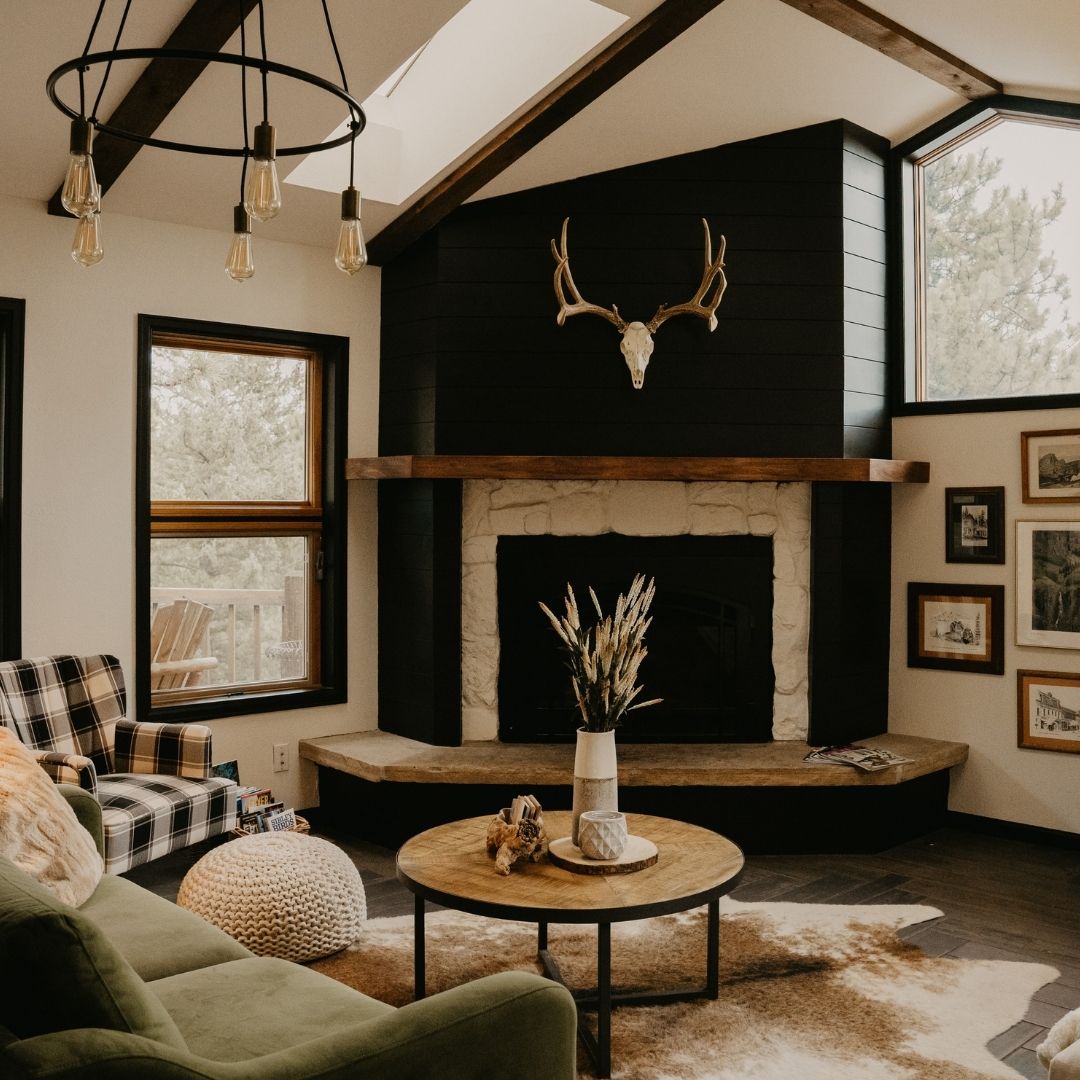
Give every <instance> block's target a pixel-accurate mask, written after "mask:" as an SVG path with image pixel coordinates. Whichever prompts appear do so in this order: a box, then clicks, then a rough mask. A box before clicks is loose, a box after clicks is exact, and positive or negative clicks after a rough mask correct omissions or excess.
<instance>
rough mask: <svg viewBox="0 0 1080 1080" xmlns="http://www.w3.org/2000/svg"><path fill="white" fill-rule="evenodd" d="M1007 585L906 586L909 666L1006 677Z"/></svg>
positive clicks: (921, 583) (922, 583)
mask: <svg viewBox="0 0 1080 1080" xmlns="http://www.w3.org/2000/svg"><path fill="white" fill-rule="evenodd" d="M1004 608H1005V586H1004V585H948V584H942V583H940V582H929V581H909V582H908V667H923V668H938V669H940V670H942V671H971V672H977V673H979V674H981V675H1003V674H1004V673H1005V632H1004V625H1003V619H1004Z"/></svg>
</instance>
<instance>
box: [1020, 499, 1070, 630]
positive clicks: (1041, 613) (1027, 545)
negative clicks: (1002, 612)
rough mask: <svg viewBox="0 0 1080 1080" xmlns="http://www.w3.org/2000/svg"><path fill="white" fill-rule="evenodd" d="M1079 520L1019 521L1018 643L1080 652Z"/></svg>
mask: <svg viewBox="0 0 1080 1080" xmlns="http://www.w3.org/2000/svg"><path fill="white" fill-rule="evenodd" d="M1078 562H1080V521H1050V520H1044V521H1018V522H1017V523H1016V644H1017V645H1037V646H1039V647H1041V648H1044V649H1080V594H1078V593H1077V589H1076V585H1075V584H1074V575H1075V573H1076V569H1075V568H1076V566H1077V564H1078Z"/></svg>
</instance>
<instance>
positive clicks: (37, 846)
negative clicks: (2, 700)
mask: <svg viewBox="0 0 1080 1080" xmlns="http://www.w3.org/2000/svg"><path fill="white" fill-rule="evenodd" d="M0 854H2V855H6V856H7V858H9V859H10V860H11V861H12V862H13V863H14V864H15V865H16V866H17V867H18V868H19V869H20V870H22V871H24V872H25V873H27V874H29V875H30V876H31V877H33V878H36V879H37V880H38V881H40V882H41V884H42V885H44V886H45V888H47V889H48V890H49V891H50V892H51V893H52V894H53V896H55V897H56V898H57V899H58V900H60V901H61V902H62V903H65V904H70V905H71V906H72V907H80V906H81V905H82V904H83V903H84V902H85V901H86V900H87V899H89V897H90V894H91V893H92V892H93V891H94V889H96V888H97V884H98V882H99V881H100V880H101V873H102V869H103V865H102V861H101V856H100V855H99V854H98V851H97V847H96V846H95V844H94V838H93V837H92V836H91V835H90V834H89V833H88V832H87V831H86V830H85V829H84V828H83V827H82V826H81V825H80V824H79V820H78V818H76V817H75V811H74V810H72V809H71V807H70V806H68V804H67V800H66V799H65V798H64V796H63V795H61V794H60V792H59V791H58V790H57V788H56V785H55V784H54V783H53V782H52V780H51V779H50V778H49V776H48V774H47V773H46V772H45V770H44V769H43V768H42V767H41V766H40V765H39V764H38V763H37V762H36V761H35V760H34V755H33V754H32V753H31V751H30V750H28V749H27V748H26V747H25V746H23V744H22V743H21V742H19V740H18V739H17V738H16V737H15V736H14V735H13V734H12V733H11V732H10V731H9V730H8V729H7V728H5V727H0Z"/></svg>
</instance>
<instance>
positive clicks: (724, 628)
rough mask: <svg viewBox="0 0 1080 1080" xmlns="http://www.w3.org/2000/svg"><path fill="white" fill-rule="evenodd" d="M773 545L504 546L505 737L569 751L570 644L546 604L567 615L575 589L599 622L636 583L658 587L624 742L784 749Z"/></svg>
mask: <svg viewBox="0 0 1080 1080" xmlns="http://www.w3.org/2000/svg"><path fill="white" fill-rule="evenodd" d="M772 564H773V554H772V540H771V538H769V537H762V536H622V535H620V534H617V533H605V534H602V535H600V536H500V537H499V541H498V547H497V554H496V568H497V574H498V593H499V637H500V657H499V737H500V738H502V739H504V740H506V741H511V742H563V741H570V740H572V739H573V738H574V732H575V730H576V729H577V728H578V727H579V726H580V718H579V715H578V713H577V709H576V706H575V703H574V699H573V693H572V691H571V689H570V678H569V674H568V673H567V670H566V667H565V653H564V651H563V646H562V643H561V642H560V641H559V640H558V638H557V637H556V636H555V634H554V632H553V631H552V629H551V626H550V624H549V623H548V621H547V619H546V618H545V617H544V614H543V612H541V611H540V609H539V607H538V606H537V602H538V601H540V600H543V601H544V602H545V603H546V604H547V605H548V607H550V608H551V609H552V611H555V612H557V613H561V612H562V610H563V597H564V596H565V593H566V583H567V582H568V581H569V582H570V584H572V585H573V587H574V592H575V593H576V594H577V598H578V607H579V609H580V611H581V616H582V620H583V621H586V620H587V622H588V623H592V622H594V621H595V618H596V613H595V611H594V610H593V606H592V603H591V601H590V600H589V594H588V586H589V585H592V586H593V588H594V589H595V591H596V594H597V596H598V598H599V600H600V604H601V606H602V607H603V610H604V613H605V614H607V613H608V612H609V611H612V610H614V607H615V600H616V597H617V596H618V594H619V593H620V592H625V591H626V589H627V588H628V587H629V585H630V582H631V580H632V579H633V577H634V574H636V573H643V574H645V575H646V577H655V578H656V599H655V601H654V602H653V608H652V613H653V623H652V625H651V626H650V628H649V631H648V634H647V635H646V639H645V640H646V645H647V646H648V650H649V655H648V656H647V657H646V659H645V662H644V663H643V664H642V669H641V681H642V683H643V684H644V687H645V689H644V691H643V694H642V696H641V699H640V700H647V699H649V698H654V697H662V698H663V699H664V701H663V703H662V704H660V705H653V706H650V707H649V708H647V709H637V710H634V711H632V712H630V713H629V714H628V716H627V718H626V719H625V720H624V722H623V724H622V725H621V726H620V728H619V736H618V737H619V738H620V739H621V740H624V741H632V742H767V741H768V740H770V739H771V738H772V698H773V684H774V676H773V667H772V606H773V588H772V577H773V573H772Z"/></svg>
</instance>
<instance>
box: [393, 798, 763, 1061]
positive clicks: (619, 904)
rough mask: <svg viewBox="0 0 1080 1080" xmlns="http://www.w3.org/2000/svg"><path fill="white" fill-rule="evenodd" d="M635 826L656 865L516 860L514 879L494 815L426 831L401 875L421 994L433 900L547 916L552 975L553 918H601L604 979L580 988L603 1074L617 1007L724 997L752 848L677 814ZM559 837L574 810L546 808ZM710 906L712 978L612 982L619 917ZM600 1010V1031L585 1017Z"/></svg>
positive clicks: (402, 857)
mask: <svg viewBox="0 0 1080 1080" xmlns="http://www.w3.org/2000/svg"><path fill="white" fill-rule="evenodd" d="M626 820H627V825H628V827H629V830H630V832H631V833H632V834H634V835H637V836H644V837H647V838H648V839H649V840H651V841H652V842H653V843H654V844H656V846H657V848H658V849H659V853H660V854H659V859H658V860H657V862H656V864H655V865H654V866H650V867H648V868H647V869H645V870H639V871H637V872H635V873H631V874H610V875H593V874H575V873H571V872H570V871H569V870H562V869H560V868H559V867H557V866H553V865H552V864H551V863H549V862H546V861H545V862H542V863H530V862H518V863H515V864H514V867H513V868H512V870H511V872H510V876H509V877H504V876H503V875H501V874H498V873H496V871H495V862H494V860H493V859H492V857H491V856H490V855H488V853H487V845H486V843H485V838H486V834H487V827H488V823H489V822H490V821H491V815H488V816H484V817H475V818H467V819H466V820H464V821H454V822H451V823H450V824H449V825H440V826H438V827H437V828H434V829H428V831H427V832H423V833H420V835H419V836H414V837H413V838H412V839H411V840H409V841H407V842H406V843H405V844H404V845H403V847H402V848H401V850H400V851H399V852H398V856H397V875H398V878H399V879H400V880H401V882H402V883H403V884H404V885H405V887H406V888H408V889H410V890H411V891H412V892H413V893H414V894H415V896H416V914H415V925H414V932H415V952H414V975H415V980H416V997H417V999H420V998H422V997H423V996H424V994H425V969H424V902H425V901H426V900H430V901H432V902H433V903H436V904H441V905H443V906H444V907H449V908H455V909H457V910H458V911H467V912H470V913H472V914H474V915H487V916H489V917H490V918H493V919H516V920H520V921H522V922H535V923H537V924H538V927H539V929H538V933H537V950H538V955H539V959H540V961H541V963H542V964H543V966H544V970H545V972H546V973H547V975H548V976H549V978H553V979H556V980H557V981H559V982H563V979H562V977H561V975H560V973H559V968H558V964H557V963H556V962H555V959H554V957H552V956H551V954H550V953H549V951H548V940H547V938H548V934H547V928H548V923H595V924H596V927H597V953H596V969H597V987H596V990H595V991H592V990H590V991H587V992H575V993H574V997H575V999H576V1000H577V1003H578V1031H579V1033H580V1035H581V1038H582V1041H583V1042H584V1043H585V1046H586V1048H587V1049H588V1051H589V1053H590V1055H591V1056H592V1058H593V1061H594V1062H595V1064H596V1069H597V1075H598V1076H600V1077H608V1076H610V1075H611V1007H612V1005H613V1004H615V1005H657V1004H661V1003H663V1002H670V1001H689V1000H692V999H695V998H713V999H715V998H716V997H717V996H718V995H719V981H720V980H719V970H720V961H719V948H720V897H721V896H723V895H724V894H725V893H727V892H730V891H731V890H732V889H733V888H735V886H736V885H737V884H738V881H739V878H740V877H741V876H742V870H743V854H742V852H741V851H740V850H739V848H738V847H736V845H735V844H733V843H732V842H731V841H730V840H727V839H725V838H724V837H723V836H721V835H720V834H719V833H715V832H712V831H711V830H709V829H703V828H700V827H698V826H697V825H688V824H686V823H685V822H682V821H673V820H671V819H670V818H660V817H651V816H649V815H647V814H627V815H626ZM544 827H545V829H546V831H547V834H548V837H549V838H550V839H553V840H554V839H556V838H558V837H560V836H566V835H568V834H569V832H570V814H569V812H568V811H550V812H546V813H545V814H544ZM704 904H707V905H708V908H709V912H708V937H707V941H706V956H705V986H704V987H702V988H700V989H691V990H674V991H657V992H651V991H650V992H647V993H632V994H621V993H618V992H613V991H612V989H611V924H612V923H613V922H623V921H626V920H630V919H648V918H652V917H653V916H656V915H668V914H670V913H672V912H675V911H686V910H687V909H689V908H693V907H699V906H701V905H704ZM583 1008H595V1009H596V1014H597V1020H596V1035H595V1037H594V1036H593V1034H592V1032H591V1030H590V1029H589V1028H588V1027H587V1025H586V1024H585V1022H584V1019H583V1016H582V1010H583Z"/></svg>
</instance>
